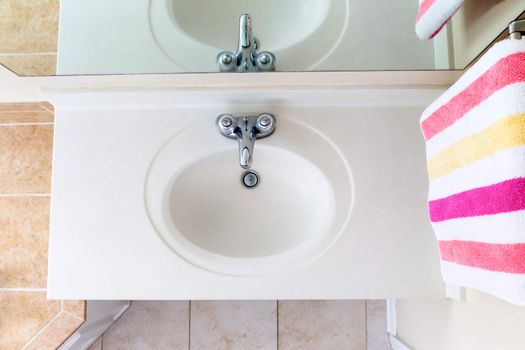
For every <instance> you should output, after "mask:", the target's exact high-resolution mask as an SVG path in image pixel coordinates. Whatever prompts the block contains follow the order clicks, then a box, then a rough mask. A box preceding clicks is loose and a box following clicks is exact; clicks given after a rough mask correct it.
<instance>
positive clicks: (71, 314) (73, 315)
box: [62, 300, 86, 321]
mask: <svg viewBox="0 0 525 350" xmlns="http://www.w3.org/2000/svg"><path fill="white" fill-rule="evenodd" d="M63 305H64V301H63V300H62V307H63ZM62 312H63V313H65V314H66V315H69V316H72V317H74V318H76V319H77V320H79V321H86V320H85V319H82V318H81V317H78V316H77V315H75V314H73V313H71V312H69V311H66V310H64V309H62Z"/></svg>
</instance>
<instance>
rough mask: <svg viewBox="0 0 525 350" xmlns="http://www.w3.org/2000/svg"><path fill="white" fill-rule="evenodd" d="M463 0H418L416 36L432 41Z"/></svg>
mask: <svg viewBox="0 0 525 350" xmlns="http://www.w3.org/2000/svg"><path fill="white" fill-rule="evenodd" d="M462 4H463V0H419V12H418V14H417V17H416V34H417V36H418V37H419V38H420V39H432V38H433V37H434V36H436V35H437V33H439V31H440V30H441V29H442V28H443V27H444V26H445V24H447V22H448V21H449V20H450V18H451V17H452V15H454V13H456V11H457V10H458V9H459V8H460V6H461V5H462Z"/></svg>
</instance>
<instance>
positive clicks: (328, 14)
mask: <svg viewBox="0 0 525 350" xmlns="http://www.w3.org/2000/svg"><path fill="white" fill-rule="evenodd" d="M348 2H349V0H288V1H284V2H283V1H277V0H267V1H264V2H263V1H259V0H242V1H241V0H231V1H226V2H225V1H216V0H150V6H149V22H150V30H151V32H152V35H153V37H154V38H155V40H156V43H157V45H158V46H159V47H160V48H161V50H162V51H163V52H164V54H166V56H168V57H169V58H170V59H171V60H172V61H173V62H174V63H175V64H177V65H178V66H179V67H180V68H181V69H184V70H185V71H216V70H217V69H216V62H215V60H216V56H217V54H218V53H219V52H221V51H225V50H228V51H235V48H236V47H237V40H238V36H239V33H238V30H239V16H240V15H241V14H243V13H248V14H250V15H251V16H252V18H253V26H254V27H253V32H254V35H255V37H257V38H258V39H259V41H260V43H261V50H263V51H271V52H273V53H274V54H275V55H276V57H277V66H276V68H277V70H303V69H310V68H313V67H315V66H316V65H317V64H319V63H321V62H322V61H323V60H324V59H325V58H327V57H328V56H329V55H330V54H331V53H332V51H333V50H335V48H336V47H337V46H338V45H339V43H340V41H341V38H342V35H343V34H344V32H345V31H346V28H347V25H348V15H349V3H348ZM203 9H206V10H205V11H203ZM275 9H279V10H278V11H276V10H275ZM312 47H315V48H316V50H315V52H317V53H319V55H313V54H312Z"/></svg>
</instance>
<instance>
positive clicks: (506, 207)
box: [428, 177, 525, 222]
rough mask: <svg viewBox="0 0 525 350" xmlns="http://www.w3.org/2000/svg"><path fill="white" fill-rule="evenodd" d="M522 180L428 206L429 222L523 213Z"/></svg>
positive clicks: (471, 192)
mask: <svg viewBox="0 0 525 350" xmlns="http://www.w3.org/2000/svg"><path fill="white" fill-rule="evenodd" d="M524 193H525V178H523V177H520V178H516V179H511V180H506V181H503V182H500V183H497V184H494V185H490V186H486V187H479V188H475V189H472V190H468V191H465V192H461V193H456V194H453V195H451V196H449V197H446V198H441V199H436V200H433V201H429V202H428V206H429V213H430V220H431V221H432V222H439V221H445V220H450V219H455V218H463V217H471V216H480V215H492V214H499V213H507V212H511V211H516V210H523V209H525V195H524Z"/></svg>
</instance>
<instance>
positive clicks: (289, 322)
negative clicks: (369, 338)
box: [279, 300, 366, 350]
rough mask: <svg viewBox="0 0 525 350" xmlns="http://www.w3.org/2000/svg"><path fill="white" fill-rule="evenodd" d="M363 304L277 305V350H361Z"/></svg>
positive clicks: (324, 302) (358, 302)
mask: <svg viewBox="0 0 525 350" xmlns="http://www.w3.org/2000/svg"><path fill="white" fill-rule="evenodd" d="M365 312H366V310H365V302H364V301H291V300H290V301H280V302H279V350H319V349H330V350H365V349H366V315H365Z"/></svg>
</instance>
